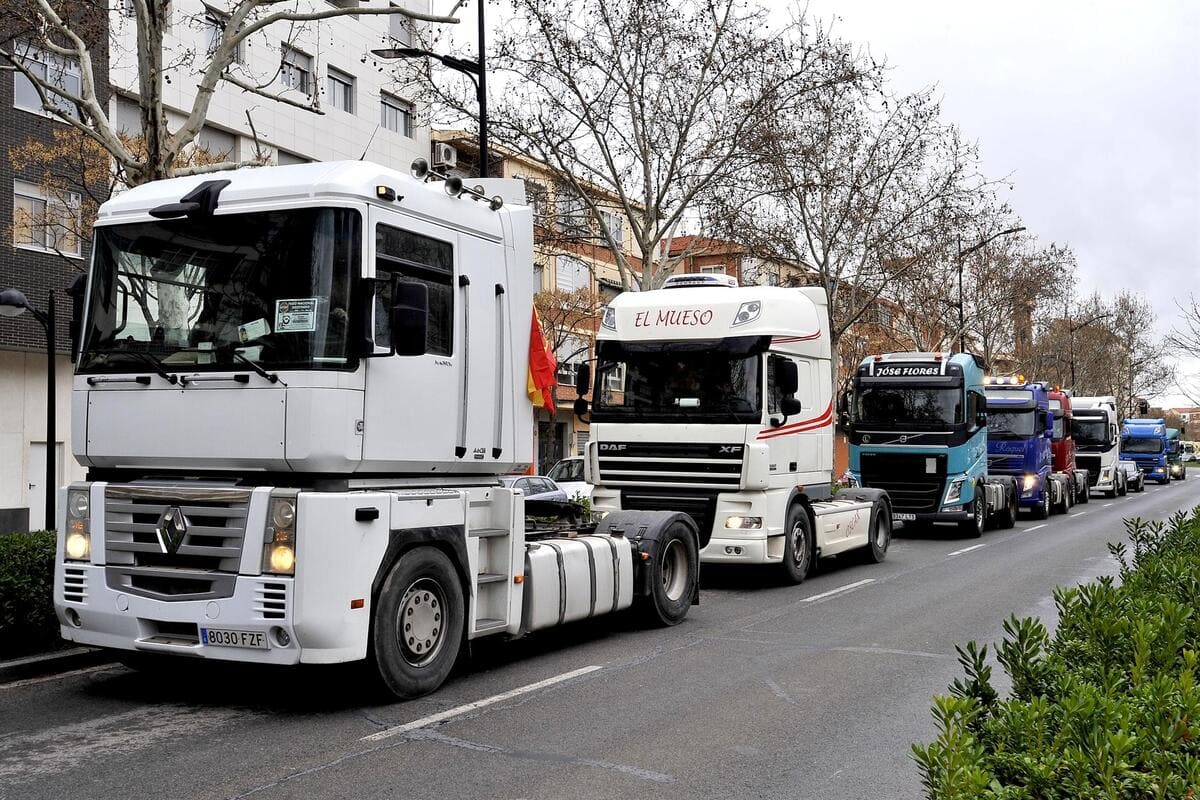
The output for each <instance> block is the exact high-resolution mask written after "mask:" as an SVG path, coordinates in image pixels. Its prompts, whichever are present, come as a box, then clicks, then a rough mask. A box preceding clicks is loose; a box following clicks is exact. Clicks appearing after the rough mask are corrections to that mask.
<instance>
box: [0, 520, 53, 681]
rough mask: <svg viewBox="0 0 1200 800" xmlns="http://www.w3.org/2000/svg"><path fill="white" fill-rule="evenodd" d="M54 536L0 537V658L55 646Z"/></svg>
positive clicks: (35, 534)
mask: <svg viewBox="0 0 1200 800" xmlns="http://www.w3.org/2000/svg"><path fill="white" fill-rule="evenodd" d="M53 588H54V532H53V531H36V532H34V533H9V534H0V658H12V657H15V656H21V655H27V654H29V653H37V652H41V651H44V650H50V649H53V648H55V647H58V646H59V643H60V642H61V639H60V638H59V634H58V621H57V619H55V616H54V603H53V598H54V594H53Z"/></svg>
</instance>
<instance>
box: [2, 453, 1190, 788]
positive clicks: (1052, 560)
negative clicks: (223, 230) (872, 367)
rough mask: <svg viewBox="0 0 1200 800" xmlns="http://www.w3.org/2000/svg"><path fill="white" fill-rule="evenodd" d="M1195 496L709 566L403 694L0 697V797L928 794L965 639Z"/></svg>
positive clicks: (308, 690)
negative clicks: (775, 564) (750, 564)
mask: <svg viewBox="0 0 1200 800" xmlns="http://www.w3.org/2000/svg"><path fill="white" fill-rule="evenodd" d="M1193 474H1194V475H1196V477H1200V474H1197V473H1193ZM1197 504H1200V480H1193V481H1189V482H1186V483H1174V484H1171V485H1170V486H1169V487H1161V488H1160V487H1156V486H1151V487H1148V488H1147V491H1146V492H1145V493H1144V494H1141V495H1132V494H1131V495H1129V496H1128V497H1125V498H1117V499H1116V500H1113V501H1109V500H1106V499H1101V498H1093V499H1092V502H1091V503H1090V504H1089V505H1086V506H1076V507H1075V509H1074V511H1073V513H1072V514H1071V516H1070V517H1069V518H1063V517H1053V518H1052V519H1051V520H1050V521H1049V523H1048V524H1045V523H1039V522H1035V521H1032V520H1027V519H1023V520H1021V521H1020V522H1019V523H1018V526H1017V528H1016V529H1014V530H1010V531H990V532H988V534H986V535H985V537H984V538H983V539H980V540H964V539H955V538H952V537H950V536H942V535H933V534H926V535H923V536H919V537H918V536H915V535H914V536H908V537H906V536H904V535H903V532H899V533H898V536H897V538H896V539H895V540H894V541H893V545H892V548H891V551H890V553H889V555H888V559H887V561H885V562H884V563H883V564H881V565H870V566H862V565H842V564H837V563H836V562H833V561H831V562H829V563H827V564H826V565H824V566H823V568H822V569H821V571H820V572H819V573H818V574H816V575H814V576H813V577H812V578H811V579H810V580H809V581H807V582H805V583H804V584H803V585H802V586H799V587H784V586H779V585H775V584H772V583H771V580H770V577H769V573H764V572H762V571H760V570H750V569H743V570H721V571H718V570H715V569H708V570H706V571H705V576H704V584H703V586H704V591H703V599H702V604H701V605H700V606H699V607H696V608H693V609H692V612H691V614H690V615H689V617H688V618H687V620H686V621H685V622H684V623H683V624H681V625H679V626H677V627H675V628H672V629H669V630H636V629H630V627H629V621H628V620H625V619H614V620H612V621H598V622H593V623H585V624H579V625H575V626H572V627H569V628H565V629H562V630H560V631H550V632H548V633H543V634H541V635H538V636H535V637H529V638H527V639H525V640H522V641H519V642H514V643H507V644H499V643H497V644H493V645H489V646H487V647H485V648H482V649H477V651H476V653H475V655H474V658H473V659H472V660H471V661H470V662H469V663H468V664H467V665H466V667H465V668H464V669H462V670H461V671H460V672H459V673H458V674H457V675H456V676H455V677H453V678H452V679H451V681H450V682H449V683H447V685H446V686H444V687H443V688H442V689H441V691H439V692H438V693H436V694H434V695H432V696H430V697H426V698H422V699H420V700H416V701H413V702H409V703H390V704H385V703H380V702H379V701H378V700H375V699H371V697H370V696H369V695H368V694H366V693H365V692H364V691H363V689H362V686H363V684H364V681H363V679H362V676H361V674H359V673H358V672H355V671H353V670H347V669H344V668H336V669H320V670H317V669H312V670H301V671H295V670H292V671H284V672H279V671H257V670H254V671H249V670H244V669H232V670H219V671H218V670H212V669H205V670H202V671H195V670H181V671H179V672H173V673H171V674H166V675H161V676H154V677H147V676H145V675H143V674H140V673H135V672H131V671H129V670H127V669H125V668H124V667H119V666H107V667H99V668H94V669H91V670H87V671H83V672H81V673H77V674H73V675H66V676H58V677H53V678H47V679H39V680H35V681H26V682H22V683H17V684H9V685H7V686H0V798H21V799H22V800H25V798H55V800H57V798H62V797H73V798H109V797H112V798H122V800H124V799H125V798H159V797H172V798H176V797H199V798H218V797H237V798H241V797H251V796H252V797H256V798H262V799H263V800H267V799H268V798H272V799H273V798H345V797H354V798H376V797H379V798H383V797H388V798H393V797H394V798H409V797H412V798H432V797H441V798H476V797H478V798H592V797H597V798H599V797H605V798H607V797H637V798H642V797H668V798H689V799H690V798H700V797H714V798H715V797H719V798H732V797H736V798H758V797H780V798H783V797H786V798H820V799H821V800H831V799H832V798H855V800H858V799H859V798H916V797H919V782H918V775H917V770H916V767H915V765H914V763H913V762H912V759H911V757H910V756H909V744H910V743H911V742H913V741H926V740H928V739H930V738H931V737H932V736H933V731H934V729H933V723H932V722H931V719H930V714H929V710H930V696H931V695H932V694H933V693H935V692H942V691H944V690H945V689H946V686H947V685H948V684H949V682H950V681H951V680H952V679H953V678H954V677H956V676H957V675H958V674H959V667H958V665H957V663H956V660H955V656H954V645H955V644H956V643H961V642H964V641H966V640H968V639H976V640H979V641H987V642H991V641H995V640H997V639H998V638H999V637H1000V633H1001V627H1000V626H1001V623H1002V621H1003V619H1004V618H1005V617H1007V615H1008V614H1010V613H1017V614H1018V615H1026V614H1039V615H1042V616H1043V617H1045V618H1047V619H1050V620H1052V619H1053V615H1054V606H1053V600H1052V598H1051V592H1052V590H1053V587H1054V586H1055V585H1058V584H1071V583H1076V582H1079V581H1082V580H1087V579H1089V578H1092V577H1095V576H1096V575H1099V574H1105V573H1111V572H1112V571H1113V569H1114V565H1113V563H1112V561H1111V559H1110V558H1109V555H1108V552H1107V548H1106V543H1107V542H1109V541H1113V540H1116V539H1118V538H1120V537H1121V536H1122V531H1123V526H1122V518H1123V517H1132V516H1144V517H1152V518H1161V517H1164V516H1166V515H1167V514H1169V513H1171V512H1173V511H1175V510H1176V509H1179V508H1191V507H1192V506H1195V505H1197ZM997 672H999V670H998V669H997ZM542 682H545V683H542ZM532 684H539V685H538V686H536V687H535V688H532V689H529V688H526V687H529V686H530V685H532ZM521 689H525V690H524V691H520V692H516V691H514V690H521ZM472 704H473V705H472ZM464 706H466V708H463V707H464ZM439 714H440V715H442V716H441V717H440V718H439V719H437V720H435V721H427V720H426V718H428V717H430V716H433V715H439ZM414 723H415V724H414ZM365 737H371V738H365Z"/></svg>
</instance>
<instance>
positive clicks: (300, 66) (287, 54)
mask: <svg viewBox="0 0 1200 800" xmlns="http://www.w3.org/2000/svg"><path fill="white" fill-rule="evenodd" d="M279 77H280V79H281V80H282V81H283V85H284V86H285V87H287V88H288V89H295V90H296V91H298V92H303V93H304V94H309V93H311V91H312V56H308V55H305V54H304V53H301V52H300V51H299V50H296V49H294V48H291V47H288V46H287V45H286V44H285V45H284V46H283V63H282V65H281V66H280V69H279Z"/></svg>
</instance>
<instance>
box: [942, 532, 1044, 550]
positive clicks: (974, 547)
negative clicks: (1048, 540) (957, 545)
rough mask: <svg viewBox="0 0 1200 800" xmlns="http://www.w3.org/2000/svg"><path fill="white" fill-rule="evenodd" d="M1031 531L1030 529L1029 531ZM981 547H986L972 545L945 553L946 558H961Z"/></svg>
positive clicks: (984, 545) (983, 545)
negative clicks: (964, 554)
mask: <svg viewBox="0 0 1200 800" xmlns="http://www.w3.org/2000/svg"><path fill="white" fill-rule="evenodd" d="M1030 530H1032V529H1030ZM981 547H987V545H986V544H973V545H971V546H970V547H964V548H963V549H962V550H955V551H954V552H953V553H947V554H946V555H948V556H961V555H962V554H963V553H969V552H971V551H972V550H978V549H979V548H981Z"/></svg>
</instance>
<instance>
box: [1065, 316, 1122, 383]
mask: <svg viewBox="0 0 1200 800" xmlns="http://www.w3.org/2000/svg"><path fill="white" fill-rule="evenodd" d="M1111 316H1112V314H1111V313H1109V312H1107V311H1106V312H1104V313H1103V314H1095V315H1094V316H1091V317H1088V318H1087V319H1085V320H1084V321H1083V322H1077V323H1075V324H1071V322H1070V320H1067V323H1068V324H1067V333H1068V334H1069V336H1068V337H1067V338H1068V341H1069V342H1070V348H1071V388H1072V389H1074V388H1075V332H1076V331H1078V330H1080V329H1082V328H1086V327H1087V326H1088V325H1091V324H1092V323H1093V322H1097V321H1099V320H1102V319H1106V318H1108V317H1111Z"/></svg>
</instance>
